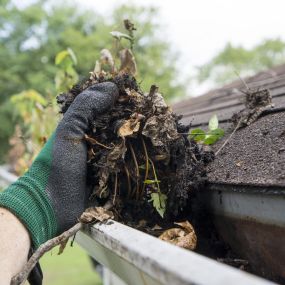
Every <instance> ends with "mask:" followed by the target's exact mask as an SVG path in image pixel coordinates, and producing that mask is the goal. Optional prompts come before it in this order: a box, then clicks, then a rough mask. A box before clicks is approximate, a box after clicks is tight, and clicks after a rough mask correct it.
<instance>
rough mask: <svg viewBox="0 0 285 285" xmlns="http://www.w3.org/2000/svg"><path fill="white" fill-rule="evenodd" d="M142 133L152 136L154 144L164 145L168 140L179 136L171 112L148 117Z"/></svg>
mask: <svg viewBox="0 0 285 285" xmlns="http://www.w3.org/2000/svg"><path fill="white" fill-rule="evenodd" d="M142 134H143V135H144V136H146V137H148V138H150V139H151V142H152V144H153V145H154V146H164V145H165V144H166V142H169V141H173V140H176V139H178V138H179V134H178V133H177V126H176V123H175V121H174V120H173V117H172V113H171V112H166V113H165V114H159V115H157V116H152V117H150V118H148V120H147V121H146V123H145V126H144V128H143V131H142Z"/></svg>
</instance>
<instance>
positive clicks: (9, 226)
mask: <svg viewBox="0 0 285 285" xmlns="http://www.w3.org/2000/svg"><path fill="white" fill-rule="evenodd" d="M0 232H1V237H0V276H1V285H6V284H7V285H9V284H10V281H11V278H12V277H13V276H14V275H15V274H17V273H18V272H19V271H20V270H21V268H22V267H23V266H24V264H25V263H26V262H27V258H28V252H29V249H30V246H31V241H30V236H29V233H28V231H27V230H26V228H25V227H24V225H23V224H22V223H21V222H20V221H19V220H18V218H17V217H16V216H14V215H13V214H12V213H11V212H9V211H8V210H6V209H4V208H0Z"/></svg>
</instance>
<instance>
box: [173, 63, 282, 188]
mask: <svg viewBox="0 0 285 285" xmlns="http://www.w3.org/2000/svg"><path fill="white" fill-rule="evenodd" d="M245 81H246V82H247V84H248V86H249V87H250V88H268V89H269V90H270V92H271V94H272V97H273V103H274V104H275V111H274V112H270V113H268V114H265V115H263V116H262V117H261V118H259V119H258V120H257V121H256V122H255V123H253V124H252V125H250V126H248V127H245V128H242V129H240V130H238V131H237V132H236V133H235V134H234V135H233V136H232V138H231V139H230V140H229V142H228V144H227V145H226V146H225V147H224V148H223V149H222V151H221V152H220V153H219V154H218V155H217V157H216V158H215V160H214V161H213V162H212V163H211V164H210V165H209V167H208V181H209V183H210V184H220V185H221V184H223V185H232V186H234V185H239V186H241V185H247V186H254V187H261V186H262V187H267V188H268V187H284V186H285V65H282V66H278V67H275V68H272V69H270V70H267V71H264V72H260V73H258V74H256V75H255V76H252V77H248V78H246V79H245ZM244 89H245V88H244V85H243V83H242V82H241V81H240V80H236V81H234V82H232V83H231V84H228V85H226V86H224V87H222V88H219V89H215V90H211V91H209V92H207V93H206V94H204V95H202V96H199V97H196V98H190V99H188V100H184V101H182V102H179V103H177V104H175V105H174V106H173V109H174V111H175V112H176V113H178V114H182V115H184V118H183V119H182V122H183V123H189V122H191V125H192V127H193V128H196V127H203V126H204V125H207V123H208V121H209V119H210V117H211V116H212V115H213V114H217V115H218V117H219V121H220V122H221V123H222V127H224V128H227V126H229V120H230V119H231V117H232V115H233V114H234V113H236V112H237V111H240V110H242V109H243V108H244V104H243V99H244V96H245V95H244V93H242V92H241V91H240V90H244ZM229 133H230V132H228V135H227V136H225V138H224V139H223V141H225V140H226V139H227V137H228V136H229ZM223 141H221V142H219V143H217V144H216V145H215V146H214V149H216V150H217V149H218V148H219V147H220V146H221V145H222V143H223Z"/></svg>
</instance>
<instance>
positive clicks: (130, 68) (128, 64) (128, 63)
mask: <svg viewBox="0 0 285 285" xmlns="http://www.w3.org/2000/svg"><path fill="white" fill-rule="evenodd" d="M120 60H121V66H120V71H121V72H124V73H129V74H131V75H133V76H135V75H136V73H137V64H136V60H135V57H134V55H133V53H132V52H131V50H130V49H128V48H125V49H122V50H121V51H120Z"/></svg>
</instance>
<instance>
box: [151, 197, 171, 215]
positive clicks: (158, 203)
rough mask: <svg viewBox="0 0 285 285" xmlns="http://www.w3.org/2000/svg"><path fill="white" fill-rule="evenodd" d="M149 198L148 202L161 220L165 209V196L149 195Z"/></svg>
mask: <svg viewBox="0 0 285 285" xmlns="http://www.w3.org/2000/svg"><path fill="white" fill-rule="evenodd" d="M150 196H151V199H150V202H152V205H153V207H154V208H155V209H156V211H157V212H158V213H159V215H160V216H161V217H162V218H163V216H164V213H165V209H166V201H167V196H166V195H165V194H162V193H160V192H158V193H151V194H150Z"/></svg>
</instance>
